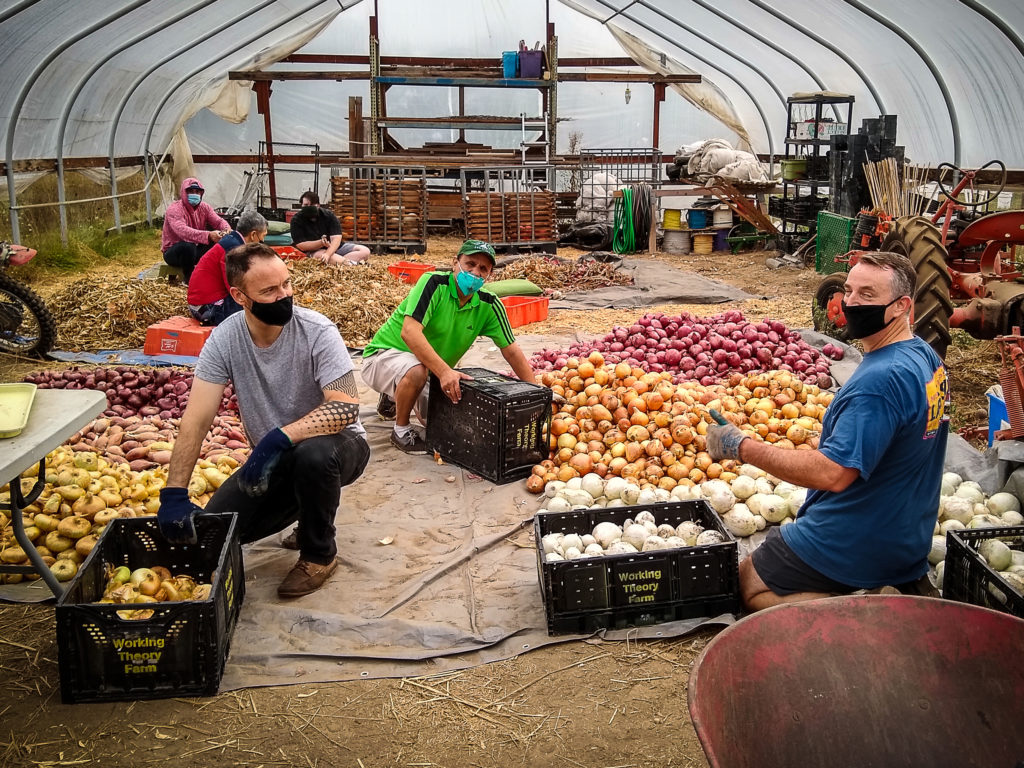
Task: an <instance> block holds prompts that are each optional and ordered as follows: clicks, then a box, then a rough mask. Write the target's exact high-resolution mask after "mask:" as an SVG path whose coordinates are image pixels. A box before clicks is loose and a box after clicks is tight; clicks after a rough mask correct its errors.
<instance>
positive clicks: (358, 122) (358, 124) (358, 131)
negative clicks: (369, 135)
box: [348, 96, 366, 160]
mask: <svg viewBox="0 0 1024 768" xmlns="http://www.w3.org/2000/svg"><path fill="white" fill-rule="evenodd" d="M348 156H349V157H350V158H352V159H353V160H355V159H357V158H362V157H366V137H365V134H364V132H363V97H362V96H349V97H348Z"/></svg>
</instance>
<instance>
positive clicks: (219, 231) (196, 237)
mask: <svg viewBox="0 0 1024 768" xmlns="http://www.w3.org/2000/svg"><path fill="white" fill-rule="evenodd" d="M205 193H206V190H205V189H203V185H202V184H200V183H199V179H193V178H187V179H185V180H184V181H183V182H181V196H180V197H179V198H178V199H177V200H175V201H174V202H173V203H171V204H170V205H169V206H167V212H166V213H165V214H164V231H163V239H162V240H161V243H160V250H161V251H162V252H163V254H164V261H165V262H167V263H168V264H170V265H171V266H172V267H179V268H180V269H181V271H182V272H184V273H185V285H188V282H189V280H190V279H191V278H192V270H193V269H195V267H196V264H198V263H199V259H201V258H202V256H203V254H204V253H206V252H207V251H208V250H210V248H211V247H212V246H213V245H214V243H216V242H218V241H219V240H220V239H221V238H222V237H224V235H226V234H227V233H228V232H230V231H231V225H230V224H228V222H226V221H225V220H224V219H222V218H221V217H220V216H219V215H218V214H217V212H216V211H214V210H213V208H212V207H211V206H210V204H209V203H204V202H203V195H204V194H205Z"/></svg>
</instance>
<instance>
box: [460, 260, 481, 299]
mask: <svg viewBox="0 0 1024 768" xmlns="http://www.w3.org/2000/svg"><path fill="white" fill-rule="evenodd" d="M455 283H456V285H458V286H459V290H460V291H462V295H463V296H470V295H472V294H474V293H476V292H477V291H479V290H480V289H481V288H482V287H483V285H484V279H483V278H482V277H477V276H476V275H474V274H473V273H472V272H467V271H466V270H464V269H463V268H462V267H461V266H460V267H459V273H458V274H457V275H456V276H455Z"/></svg>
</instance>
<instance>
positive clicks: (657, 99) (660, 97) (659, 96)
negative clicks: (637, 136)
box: [651, 83, 665, 149]
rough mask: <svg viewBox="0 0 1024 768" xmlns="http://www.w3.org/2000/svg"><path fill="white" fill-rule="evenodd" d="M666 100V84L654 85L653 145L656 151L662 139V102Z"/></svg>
mask: <svg viewBox="0 0 1024 768" xmlns="http://www.w3.org/2000/svg"><path fill="white" fill-rule="evenodd" d="M664 100H665V84H664V83H655V84H654V130H653V131H652V133H653V134H654V138H653V142H652V144H651V146H652V147H654V148H655V149H659V147H658V143H659V141H660V138H661V102H663V101H664Z"/></svg>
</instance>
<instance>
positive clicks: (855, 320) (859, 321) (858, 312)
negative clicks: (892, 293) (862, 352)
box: [842, 296, 903, 339]
mask: <svg viewBox="0 0 1024 768" xmlns="http://www.w3.org/2000/svg"><path fill="white" fill-rule="evenodd" d="M902 298H903V297H902V296H897V297H896V298H895V299H893V300H892V301H890V302H889V303H888V304H856V305H854V306H850V305H849V304H847V303H846V302H845V301H844V302H842V307H843V316H844V317H845V318H846V335H847V336H848V337H849V338H851V339H863V338H867V337H868V336H873V335H874V334H876V333H878V332H879V331H881V330H883V329H884V328H887V327H888V326H889V325H890V324H891V323H892V321H893V320H895V319H896V318H895V317H894V318H893V319H892V320H890V321H889V322H888V323H887V322H885V310H887V309H888V308H889V307H891V306H892V305H893V304H895V303H896V302H897V301H899V300H900V299H902Z"/></svg>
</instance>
